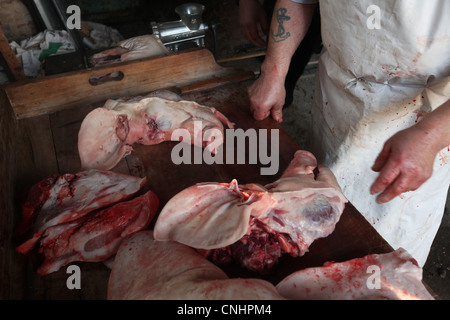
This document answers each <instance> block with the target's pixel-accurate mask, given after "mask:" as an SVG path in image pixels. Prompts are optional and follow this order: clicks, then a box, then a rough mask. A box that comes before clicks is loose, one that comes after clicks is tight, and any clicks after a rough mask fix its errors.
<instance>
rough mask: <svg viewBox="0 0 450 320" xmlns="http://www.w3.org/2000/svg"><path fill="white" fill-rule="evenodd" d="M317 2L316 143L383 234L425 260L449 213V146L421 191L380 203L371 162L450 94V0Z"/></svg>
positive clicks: (348, 193) (325, 161) (349, 195)
mask: <svg viewBox="0 0 450 320" xmlns="http://www.w3.org/2000/svg"><path fill="white" fill-rule="evenodd" d="M320 11H321V17H322V37H323V45H324V52H323V53H322V55H321V58H320V63H319V71H318V85H317V87H316V96H315V104H314V106H313V110H312V117H313V144H314V146H313V152H314V153H315V155H316V156H317V157H318V159H319V160H320V161H321V162H322V163H323V164H325V165H327V166H329V167H330V168H331V169H332V171H333V172H334V173H335V175H336V177H337V179H338V181H339V183H340V185H341V187H342V189H343V192H344V194H345V196H346V197H347V198H348V199H349V201H350V202H351V203H352V204H353V205H354V206H355V207H356V208H357V209H358V211H360V212H361V214H362V215H363V216H364V217H365V218H366V219H367V220H368V221H369V222H370V223H371V224H372V225H373V226H374V228H375V229H376V230H377V231H378V232H379V233H380V235H381V236H383V237H384V238H385V239H386V241H388V242H389V244H390V245H391V246H392V247H393V248H394V249H397V248H399V247H403V248H404V249H406V250H407V251H408V252H409V253H410V254H411V255H412V256H413V257H414V258H415V259H416V260H417V262H418V263H419V265H421V266H423V265H424V264H425V261H426V258H427V256H428V253H429V250H430V247H431V244H432V242H433V239H434V237H435V235H436V232H437V230H438V228H439V225H440V223H441V220H442V216H443V212H444V206H445V202H446V198H447V191H448V187H449V182H450V164H449V160H450V151H449V150H450V149H449V148H445V149H443V150H442V151H440V152H439V154H438V156H437V157H436V159H435V163H434V172H433V176H432V177H431V178H430V179H429V180H428V181H426V182H425V183H424V184H423V185H422V186H421V187H420V188H419V189H418V190H416V191H414V192H407V193H404V194H402V195H401V196H399V197H397V198H396V199H394V200H392V201H391V202H389V203H386V204H382V205H380V204H377V203H376V201H375V200H376V196H375V195H370V191H369V190H370V186H371V185H372V184H373V182H374V181H375V179H376V178H377V176H378V173H375V172H373V171H372V170H371V167H372V165H373V164H374V162H375V159H376V158H377V156H378V154H379V153H380V151H381V150H382V147H383V144H384V143H385V142H386V140H388V139H389V138H390V137H392V136H393V135H394V134H395V133H396V132H398V131H400V130H403V129H406V128H408V127H411V126H413V125H415V124H416V123H417V122H419V121H420V120H421V119H422V117H423V116H424V115H425V114H427V113H429V112H431V111H433V110H435V109H436V108H437V107H439V106H440V105H442V104H443V103H444V102H446V101H447V100H448V99H449V98H450V23H449V20H448V17H449V16H450V1H447V0H427V1H423V0H400V1H386V0H384V1H381V0H370V1H369V0H362V1H346V0H344V1H342V0H341V1H336V0H334V1H332V0H321V1H320ZM449 125H450V123H449Z"/></svg>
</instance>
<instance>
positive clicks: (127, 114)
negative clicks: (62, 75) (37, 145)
mask: <svg viewBox="0 0 450 320" xmlns="http://www.w3.org/2000/svg"><path fill="white" fill-rule="evenodd" d="M222 122H223V123H225V124H226V125H227V126H228V127H229V128H233V126H234V124H233V123H232V122H230V121H229V120H228V119H227V118H226V117H225V116H224V115H223V114H222V113H220V112H219V111H217V110H216V109H214V108H209V107H207V106H203V105H200V104H198V103H196V102H193V101H184V100H181V98H180V97H179V96H178V95H176V94H174V93H171V94H170V93H167V92H166V93H165V92H164V91H163V90H160V91H158V93H157V94H154V93H151V94H150V95H147V96H139V97H128V98H122V99H118V100H112V99H110V100H108V101H107V102H106V103H105V105H104V106H103V107H102V108H97V109H94V110H93V111H91V112H90V113H89V114H88V115H87V116H86V117H85V119H84V120H83V122H82V124H81V128H80V131H79V134H78V151H79V156H80V160H81V166H82V168H83V169H103V170H109V169H111V168H113V167H114V166H116V165H117V164H118V163H119V161H120V160H121V159H122V158H123V157H125V156H127V155H129V154H130V153H131V152H132V150H133V148H132V145H133V144H135V143H140V144H143V145H154V144H158V143H161V142H163V141H170V140H171V139H172V133H173V132H174V131H175V130H176V129H185V130H187V132H189V133H190V134H191V137H192V138H191V141H192V143H193V144H195V145H198V146H199V147H204V148H206V149H207V150H209V151H210V152H211V153H215V151H216V148H217V147H218V146H219V145H221V144H222V143H223V139H224V138H223V130H224V128H223V125H222ZM195 124H198V125H199V128H198V130H195V129H196V127H195ZM205 133H207V134H205ZM194 134H196V135H201V136H199V137H197V136H194Z"/></svg>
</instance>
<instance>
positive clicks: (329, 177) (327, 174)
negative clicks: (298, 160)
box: [316, 165, 342, 192]
mask: <svg viewBox="0 0 450 320" xmlns="http://www.w3.org/2000/svg"><path fill="white" fill-rule="evenodd" d="M318 170H319V173H318V174H317V178H316V180H317V181H323V182H326V183H328V184H329V185H331V186H332V187H333V188H335V189H337V190H339V191H341V192H342V190H341V187H340V186H339V183H338V182H337V179H336V176H335V175H334V173H333V172H332V171H331V170H330V168H328V167H326V166H324V165H319V167H318Z"/></svg>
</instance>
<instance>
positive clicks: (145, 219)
mask: <svg viewBox="0 0 450 320" xmlns="http://www.w3.org/2000/svg"><path fill="white" fill-rule="evenodd" d="M145 182H146V178H137V177H132V176H128V175H124V174H119V173H114V172H111V171H100V170H89V171H83V172H79V173H77V174H65V175H61V176H59V175H54V176H51V177H49V178H47V179H45V180H43V181H41V182H39V183H37V184H36V185H34V186H33V187H32V188H31V190H30V192H29V194H28V198H27V200H26V201H25V203H24V204H23V208H22V221H21V223H20V224H19V225H18V227H17V229H16V235H17V236H20V235H26V234H28V233H29V232H31V233H32V236H31V238H30V239H29V240H27V241H26V242H24V243H23V244H22V245H20V246H18V247H17V248H16V250H17V251H18V252H21V253H23V254H26V253H28V252H30V251H31V250H33V248H34V247H35V246H36V244H38V243H39V252H40V253H43V254H44V256H45V261H44V262H43V264H42V265H41V266H40V267H39V268H38V269H37V273H38V274H39V275H46V274H49V273H52V272H55V271H58V270H59V269H60V268H61V267H62V266H64V265H66V264H68V263H70V262H74V261H88V262H99V261H105V260H107V259H109V258H110V257H112V256H114V255H115V253H116V252H117V249H118V247H119V245H120V243H121V242H122V240H123V239H124V238H125V237H126V236H128V235H130V234H133V233H135V232H137V231H140V230H143V229H146V228H147V227H148V225H149V223H150V221H151V220H152V219H153V217H154V215H155V214H156V210H157V208H158V203H159V202H158V198H157V197H156V195H155V194H154V193H153V192H152V191H147V192H145V193H144V194H142V195H137V194H138V192H140V191H142V188H143V186H144V184H145ZM135 195H136V197H134V198H132V197H133V196H135Z"/></svg>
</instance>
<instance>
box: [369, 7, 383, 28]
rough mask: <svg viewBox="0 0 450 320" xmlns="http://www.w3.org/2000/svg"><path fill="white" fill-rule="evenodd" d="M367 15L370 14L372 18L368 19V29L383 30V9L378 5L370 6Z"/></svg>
mask: <svg viewBox="0 0 450 320" xmlns="http://www.w3.org/2000/svg"><path fill="white" fill-rule="evenodd" d="M366 13H367V14H370V16H369V17H368V18H367V22H366V25H367V28H369V29H370V30H373V29H377V30H379V29H381V9H380V7H379V6H377V5H374V4H373V5H370V6H369V7H368V8H367V11H366Z"/></svg>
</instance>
